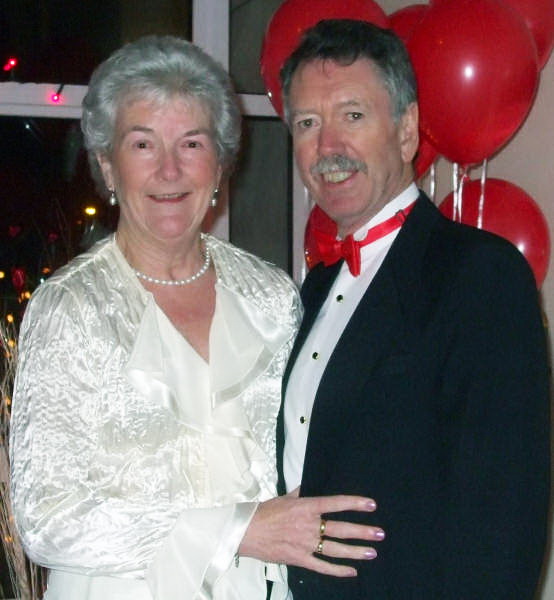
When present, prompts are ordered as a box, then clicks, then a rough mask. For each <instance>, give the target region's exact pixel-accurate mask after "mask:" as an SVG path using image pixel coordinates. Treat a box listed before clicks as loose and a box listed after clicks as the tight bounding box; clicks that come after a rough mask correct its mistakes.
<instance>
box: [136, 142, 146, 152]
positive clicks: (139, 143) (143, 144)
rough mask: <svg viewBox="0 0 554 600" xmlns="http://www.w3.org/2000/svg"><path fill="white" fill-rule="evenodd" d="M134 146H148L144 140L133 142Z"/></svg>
mask: <svg viewBox="0 0 554 600" xmlns="http://www.w3.org/2000/svg"><path fill="white" fill-rule="evenodd" d="M135 147H136V148H138V149H139V150H145V149H146V148H148V142H145V141H144V140H141V141H138V142H135Z"/></svg>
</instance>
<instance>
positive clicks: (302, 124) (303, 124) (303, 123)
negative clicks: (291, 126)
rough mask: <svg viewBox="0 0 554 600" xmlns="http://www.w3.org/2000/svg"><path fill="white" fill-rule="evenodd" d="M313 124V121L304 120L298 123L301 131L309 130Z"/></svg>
mask: <svg viewBox="0 0 554 600" xmlns="http://www.w3.org/2000/svg"><path fill="white" fill-rule="evenodd" d="M313 124H314V120H313V119H302V120H301V121H298V127H299V128H300V129H309V128H310V127H311V126H312V125H313Z"/></svg>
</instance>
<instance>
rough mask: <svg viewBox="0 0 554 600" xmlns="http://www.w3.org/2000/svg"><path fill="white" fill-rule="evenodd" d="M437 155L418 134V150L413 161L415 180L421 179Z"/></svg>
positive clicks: (434, 149) (428, 143)
mask: <svg viewBox="0 0 554 600" xmlns="http://www.w3.org/2000/svg"><path fill="white" fill-rule="evenodd" d="M438 156H439V153H438V152H437V150H436V148H433V145H432V144H431V142H429V141H428V140H427V139H426V138H425V137H424V136H422V135H421V132H420V134H419V148H418V149H417V154H416V157H415V161H414V170H415V178H416V179H419V178H420V177H423V175H425V173H427V171H428V170H429V168H430V167H431V165H432V164H433V163H434V162H435V161H436V160H437V158H438Z"/></svg>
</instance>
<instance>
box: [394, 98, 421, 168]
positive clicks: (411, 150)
mask: <svg viewBox="0 0 554 600" xmlns="http://www.w3.org/2000/svg"><path fill="white" fill-rule="evenodd" d="M418 128H419V108H418V106H417V103H416V102H412V103H411V104H410V105H409V106H408V108H407V109H406V111H405V112H404V114H403V115H402V116H401V117H400V122H399V126H398V136H399V141H400V152H401V154H402V160H403V161H404V162H405V163H411V162H412V160H413V159H414V157H415V155H416V152H417V148H418V146H419V129H418Z"/></svg>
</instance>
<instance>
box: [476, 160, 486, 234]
mask: <svg viewBox="0 0 554 600" xmlns="http://www.w3.org/2000/svg"><path fill="white" fill-rule="evenodd" d="M486 181H487V159H486V158H485V160H484V161H483V165H482V167H481V193H480V195H479V213H478V217H477V227H478V228H479V229H483V210H484V208H485V182H486Z"/></svg>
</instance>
